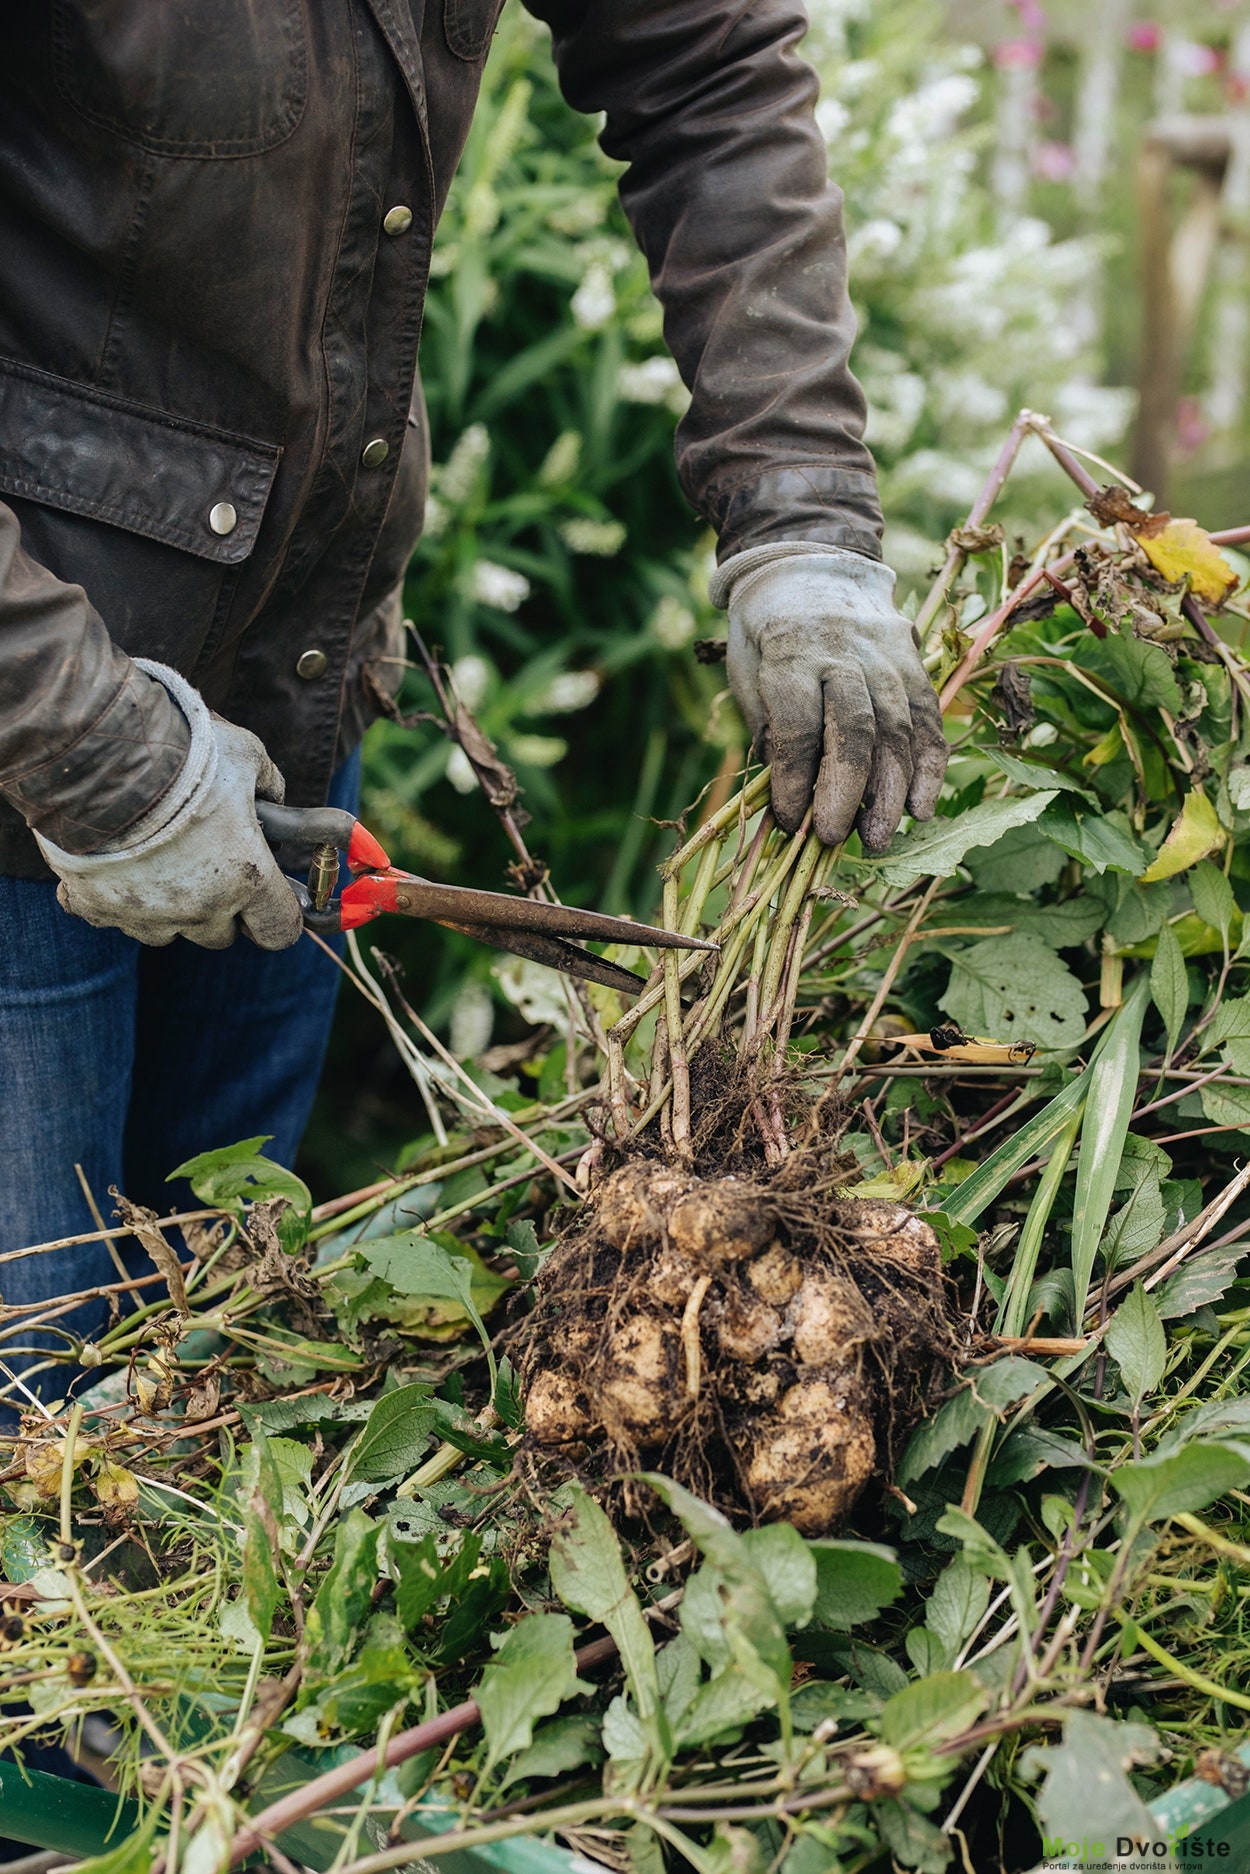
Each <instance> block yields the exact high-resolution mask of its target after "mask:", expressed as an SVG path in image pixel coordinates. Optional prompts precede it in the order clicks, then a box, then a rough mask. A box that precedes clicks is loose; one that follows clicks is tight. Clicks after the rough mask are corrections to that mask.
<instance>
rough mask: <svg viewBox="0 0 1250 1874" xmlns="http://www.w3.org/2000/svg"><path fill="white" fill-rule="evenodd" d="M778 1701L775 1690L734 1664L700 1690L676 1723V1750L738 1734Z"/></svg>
mask: <svg viewBox="0 0 1250 1874" xmlns="http://www.w3.org/2000/svg"><path fill="white" fill-rule="evenodd" d="M776 1702H777V1696H776V1691H775V1689H774V1688H772V1687H770V1686H767V1685H762V1684H761V1683H760V1682H759V1680H758V1679H752V1678H750V1677H748V1675H747V1674H746V1673H745V1672H744V1671H743V1670H742V1668H741V1666H739V1665H738V1663H737V1661H736V1660H734V1661H731V1662H730V1663H729V1664H728V1665H727V1666H723V1667H722V1668H721V1670H720V1671H719V1672H718V1673H716V1674H715V1675H714V1676H713V1677H712V1678H710V1679H709V1680H707V1682H706V1683H705V1684H703V1685H701V1686H700V1687H699V1688H698V1690H697V1691H696V1693H695V1695H694V1697H693V1698H692V1699H691V1700H690V1702H689V1704H688V1705H686V1706H685V1708H684V1709H683V1710H682V1712H681V1714H680V1716H679V1717H677V1718H676V1719H675V1720H674V1723H673V1737H674V1742H675V1744H676V1747H677V1749H678V1750H691V1749H693V1748H694V1747H695V1746H696V1745H698V1744H709V1743H711V1742H712V1740H713V1739H714V1738H718V1737H723V1736H724V1735H725V1733H726V1732H727V1731H738V1730H740V1729H741V1728H742V1726H743V1725H744V1724H749V1723H750V1722H751V1720H752V1718H757V1717H758V1716H759V1714H760V1713H761V1712H762V1711H768V1710H770V1709H771V1708H772V1706H773V1705H775V1704H776Z"/></svg>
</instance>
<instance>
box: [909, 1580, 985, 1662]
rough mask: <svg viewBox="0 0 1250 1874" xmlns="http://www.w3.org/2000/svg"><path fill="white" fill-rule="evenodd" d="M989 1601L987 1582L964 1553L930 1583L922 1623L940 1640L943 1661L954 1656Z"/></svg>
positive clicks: (949, 1659) (947, 1660)
mask: <svg viewBox="0 0 1250 1874" xmlns="http://www.w3.org/2000/svg"><path fill="white" fill-rule="evenodd" d="M989 1602H990V1584H989V1582H988V1581H987V1580H986V1578H985V1576H984V1575H983V1574H982V1573H981V1571H980V1570H979V1569H977V1568H973V1567H972V1566H971V1564H970V1563H969V1562H968V1559H967V1557H966V1556H963V1555H957V1556H956V1557H955V1559H954V1561H952V1562H948V1563H947V1565H946V1567H945V1568H944V1569H943V1570H942V1572H941V1574H940V1575H939V1576H938V1578H937V1580H936V1581H935V1582H934V1584H933V1591H932V1593H931V1594H930V1596H929V1599H928V1602H927V1603H926V1605H925V1610H924V1623H925V1626H926V1627H928V1628H929V1630H930V1632H932V1633H934V1634H936V1635H937V1638H938V1639H939V1640H940V1641H941V1643H942V1648H943V1651H944V1653H945V1655H946V1659H945V1662H944V1663H947V1664H949V1662H950V1661H951V1660H952V1659H954V1657H955V1655H956V1653H957V1652H958V1651H959V1649H960V1647H961V1646H962V1645H963V1643H964V1641H965V1640H966V1639H967V1638H968V1635H969V1634H970V1633H971V1632H972V1629H973V1628H974V1627H975V1626H976V1624H977V1622H978V1620H980V1618H981V1616H982V1614H983V1613H984V1612H985V1610H986V1608H987V1607H988V1606H989Z"/></svg>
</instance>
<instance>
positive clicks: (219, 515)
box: [208, 501, 239, 534]
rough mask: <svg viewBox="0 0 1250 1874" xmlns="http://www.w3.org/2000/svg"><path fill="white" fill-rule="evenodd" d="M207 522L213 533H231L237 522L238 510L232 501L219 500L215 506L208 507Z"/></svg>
mask: <svg viewBox="0 0 1250 1874" xmlns="http://www.w3.org/2000/svg"><path fill="white" fill-rule="evenodd" d="M208 524H209V526H210V527H211V528H212V530H213V532H214V533H215V534H232V533H233V532H234V530H235V528H236V527H237V526H238V524H239V515H238V510H237V509H236V507H235V505H234V502H233V501H219V502H218V503H217V505H216V507H215V508H210V509H209V515H208Z"/></svg>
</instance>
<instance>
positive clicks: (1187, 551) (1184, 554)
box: [1137, 520, 1237, 605]
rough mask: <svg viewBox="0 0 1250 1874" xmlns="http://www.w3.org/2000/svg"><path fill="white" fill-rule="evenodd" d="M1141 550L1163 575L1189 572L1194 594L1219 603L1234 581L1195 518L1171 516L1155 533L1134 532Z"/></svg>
mask: <svg viewBox="0 0 1250 1874" xmlns="http://www.w3.org/2000/svg"><path fill="white" fill-rule="evenodd" d="M1137 543H1138V545H1139V546H1140V547H1141V550H1142V552H1143V553H1144V554H1145V555H1146V558H1147V559H1148V560H1149V561H1150V564H1151V565H1152V566H1153V567H1154V568H1155V570H1156V572H1160V573H1162V574H1163V577H1164V578H1165V579H1180V578H1183V577H1184V575H1185V574H1186V573H1188V575H1189V582H1190V587H1191V589H1192V591H1193V593H1194V596H1195V598H1199V599H1202V600H1203V601H1204V602H1205V603H1206V604H1208V605H1219V604H1221V603H1222V602H1223V600H1225V599H1226V598H1227V597H1228V595H1229V593H1230V592H1231V591H1232V590H1233V588H1234V586H1235V585H1236V584H1237V575H1236V573H1235V572H1234V571H1233V568H1232V567H1231V566H1230V565H1229V563H1228V561H1227V560H1226V559H1225V558H1224V555H1223V554H1222V553H1221V552H1220V550H1219V548H1218V547H1217V546H1216V545H1215V542H1214V541H1213V540H1212V538H1211V536H1210V534H1209V533H1207V532H1206V531H1205V529H1203V528H1201V527H1199V525H1198V523H1197V521H1185V520H1170V521H1168V522H1167V523H1166V524H1165V525H1164V526H1163V527H1160V528H1159V530H1158V532H1157V533H1154V532H1149V531H1147V530H1146V529H1144V528H1143V529H1142V530H1141V531H1140V532H1139V533H1138V535H1137Z"/></svg>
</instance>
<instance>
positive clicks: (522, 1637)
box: [474, 1614, 593, 1777]
mask: <svg viewBox="0 0 1250 1874" xmlns="http://www.w3.org/2000/svg"><path fill="white" fill-rule="evenodd" d="M591 1690H593V1687H591V1686H589V1685H585V1684H583V1682H582V1680H580V1679H579V1678H578V1676H577V1664H576V1661H575V1660H574V1658H573V1622H572V1621H571V1620H570V1619H569V1617H568V1615H567V1614H527V1615H526V1617H525V1619H524V1620H521V1621H519V1622H518V1623H517V1625H516V1626H515V1627H513V1628H512V1629H511V1630H510V1631H509V1633H508V1635H507V1637H506V1638H505V1640H504V1642H503V1645H502V1646H501V1647H500V1648H499V1651H498V1652H497V1653H496V1655H495V1657H494V1659H493V1660H492V1661H491V1663H490V1665H489V1666H487V1668H486V1670H485V1672H484V1673H483V1674H482V1681H481V1684H480V1685H479V1686H478V1688H477V1691H476V1693H475V1694H474V1696H475V1697H476V1699H477V1702H478V1706H479V1709H480V1710H481V1713H482V1727H483V1729H484V1730H485V1732H486V1761H485V1763H484V1765H483V1768H482V1775H483V1777H487V1776H489V1775H490V1773H491V1771H492V1770H493V1769H494V1767H495V1765H496V1764H497V1763H499V1762H501V1761H502V1759H503V1758H505V1757H511V1756H512V1755H513V1753H514V1752H515V1751H518V1750H525V1749H526V1748H527V1747H528V1746H529V1744H530V1743H531V1742H532V1740H533V1736H534V1724H535V1721H536V1720H537V1719H539V1718H549V1717H551V1716H552V1714H553V1713H554V1712H557V1711H559V1709H560V1707H561V1705H562V1704H563V1703H564V1701H565V1699H566V1698H575V1697H576V1696H577V1694H578V1693H579V1692H589V1691H591Z"/></svg>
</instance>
